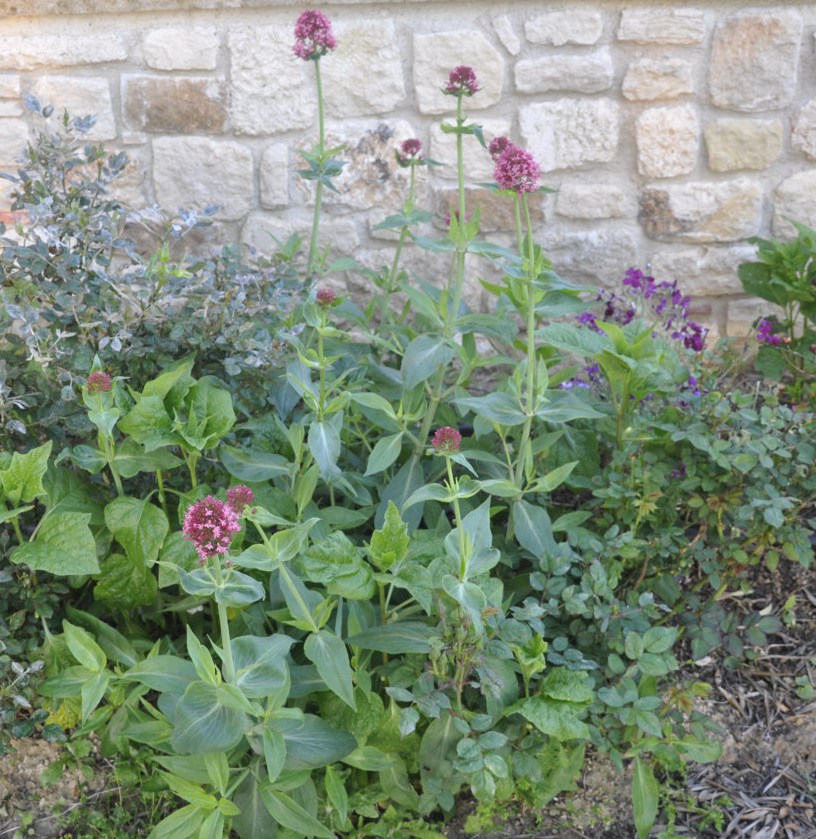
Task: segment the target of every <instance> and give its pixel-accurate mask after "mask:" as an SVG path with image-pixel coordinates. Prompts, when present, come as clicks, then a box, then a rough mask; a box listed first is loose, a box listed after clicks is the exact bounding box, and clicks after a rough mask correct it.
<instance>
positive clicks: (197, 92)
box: [122, 76, 227, 134]
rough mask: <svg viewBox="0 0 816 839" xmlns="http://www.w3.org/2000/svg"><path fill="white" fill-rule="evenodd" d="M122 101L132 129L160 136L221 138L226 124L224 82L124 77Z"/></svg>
mask: <svg viewBox="0 0 816 839" xmlns="http://www.w3.org/2000/svg"><path fill="white" fill-rule="evenodd" d="M122 101H123V108H124V112H125V119H126V121H127V123H128V126H129V127H130V128H132V129H136V130H141V131H150V132H154V133H162V134H192V133H195V132H198V131H202V132H206V133H208V134H222V133H223V131H224V126H225V123H226V120H227V91H226V83H225V82H224V81H223V80H216V79H202V78H194V77H184V76H172V77H168V76H161V77H156V76H124V77H123V78H122Z"/></svg>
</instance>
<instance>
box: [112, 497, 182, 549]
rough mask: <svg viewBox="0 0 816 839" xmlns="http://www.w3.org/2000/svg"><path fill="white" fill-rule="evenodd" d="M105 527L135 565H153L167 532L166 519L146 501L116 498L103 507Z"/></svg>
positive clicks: (156, 508) (160, 511)
mask: <svg viewBox="0 0 816 839" xmlns="http://www.w3.org/2000/svg"><path fill="white" fill-rule="evenodd" d="M105 524H106V525H107V528H108V530H110V532H111V533H112V534H113V537H114V539H116V541H117V542H118V543H119V544H120V545H121V546H122V547H123V548H124V549H125V553H126V554H127V555H128V558H129V559H131V560H132V561H133V562H134V563H141V564H142V565H152V564H153V563H154V562H155V561H156V560H157V559H158V556H159V551H160V550H161V546H162V543H163V542H164V539H165V537H166V536H167V533H168V531H169V530H170V525H169V524H168V522H167V516H165V514H164V512H163V511H162V510H160V509H159V508H158V507H155V506H154V505H153V504H151V503H150V502H149V501H147V500H146V499H145V500H143V499H140V498H127V497H126V498H115V499H114V500H113V501H111V502H110V504H108V505H107V506H106V507H105Z"/></svg>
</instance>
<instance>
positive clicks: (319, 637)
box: [303, 629, 356, 708]
mask: <svg viewBox="0 0 816 839" xmlns="http://www.w3.org/2000/svg"><path fill="white" fill-rule="evenodd" d="M303 652H304V653H306V657H307V658H308V659H309V661H311V662H312V663H313V664H314V666H315V667H316V668H317V672H318V673H319V675H320V678H321V679H323V681H324V682H325V683H326V687H328V688H329V690H331V691H332V692H333V693H335V694H337V696H339V697H340V698H341V699H342V700H343V702H345V703H346V705H349V706H350V707H351V708H355V707H356V706H355V703H354V683H353V673H352V670H351V665H350V664H349V658H348V650H347V649H346V645H345V644H344V643H343V641H342V640H341V639H340V638H338V637H337V636H336V635H334V634H332V633H331V632H329V631H328V630H326V629H321V630H320V631H319V632H313V633H312V634H311V635H310V636H309V637H308V638H307V639H306V641H305V642H304V644H303Z"/></svg>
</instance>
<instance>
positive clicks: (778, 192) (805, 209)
mask: <svg viewBox="0 0 816 839" xmlns="http://www.w3.org/2000/svg"><path fill="white" fill-rule="evenodd" d="M773 199H774V216H773V234H774V236H776V237H777V238H780V239H794V238H796V229H795V228H794V226H793V225H792V224H791V223H790V221H788V219H792V220H793V221H798V222H800V223H801V224H806V225H807V226H808V227H814V228H816V172H814V171H805V172H800V173H799V174H797V175H792V176H791V177H790V178H786V179H785V180H784V181H782V183H781V184H779V186H778V187H777V188H776V189H775V190H774V194H773Z"/></svg>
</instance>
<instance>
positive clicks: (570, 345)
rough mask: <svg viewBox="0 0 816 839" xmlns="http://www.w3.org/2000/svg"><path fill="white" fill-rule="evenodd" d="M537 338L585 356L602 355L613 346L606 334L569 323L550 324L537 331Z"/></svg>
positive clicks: (574, 353)
mask: <svg viewBox="0 0 816 839" xmlns="http://www.w3.org/2000/svg"><path fill="white" fill-rule="evenodd" d="M536 338H538V339H539V340H540V341H543V342H544V343H545V344H549V345H550V346H553V347H556V348H557V349H559V350H566V351H567V352H570V353H572V354H573V355H577V356H582V357H584V358H587V357H592V356H596V355H600V354H601V353H602V352H603V351H604V350H607V349H609V347H610V346H611V342H610V340H609V339H608V338H607V337H606V336H605V335H599V334H598V333H597V332H594V331H593V330H591V329H587V328H586V327H582V326H573V325H572V324H568V323H551V324H548V325H547V326H544V327H542V328H541V329H539V330H538V331H537V332H536Z"/></svg>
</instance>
